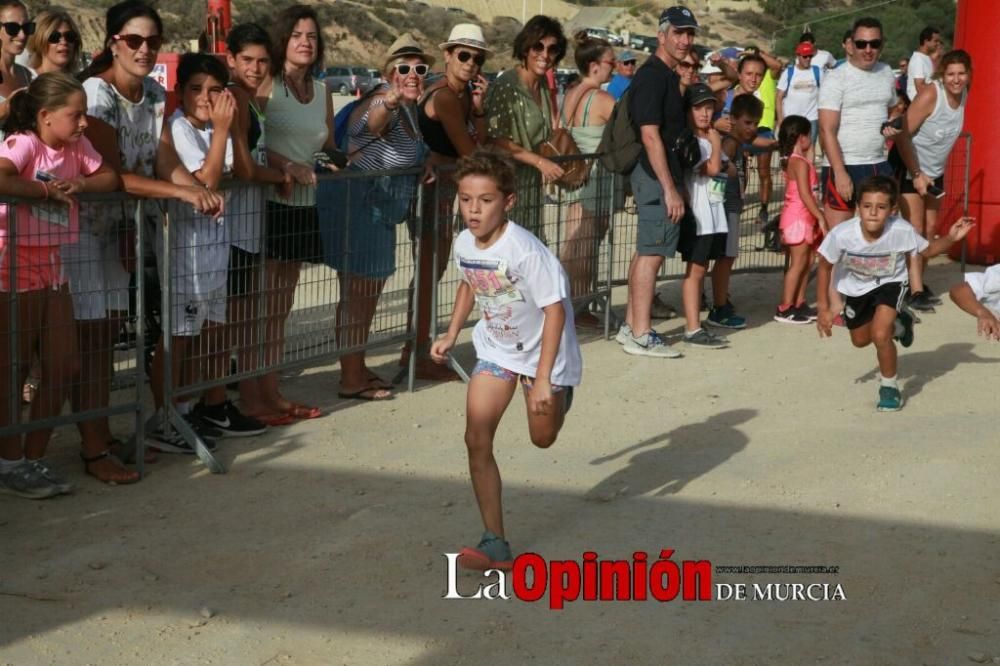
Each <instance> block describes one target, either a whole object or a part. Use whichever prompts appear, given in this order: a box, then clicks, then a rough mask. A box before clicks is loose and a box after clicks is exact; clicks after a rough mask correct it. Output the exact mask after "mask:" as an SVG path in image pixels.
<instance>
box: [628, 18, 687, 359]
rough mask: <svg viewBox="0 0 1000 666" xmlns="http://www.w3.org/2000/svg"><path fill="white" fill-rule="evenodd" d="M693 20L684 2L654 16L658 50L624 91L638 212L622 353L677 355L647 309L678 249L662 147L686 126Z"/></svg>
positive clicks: (673, 196) (677, 213)
mask: <svg viewBox="0 0 1000 666" xmlns="http://www.w3.org/2000/svg"><path fill="white" fill-rule="evenodd" d="M697 29H698V21H696V20H695V18H694V15H693V14H692V13H691V11H690V10H689V9H687V8H686V7H671V8H669V9H666V10H664V12H663V13H662V14H660V29H659V31H658V32H657V34H656V39H657V43H658V44H657V48H656V52H655V53H653V55H651V56H650V57H649V58H648V59H647V60H646V62H645V63H643V65H642V67H640V68H639V71H637V72H636V74H635V77H634V78H633V79H632V84H631V86H630V88H629V90H630V92H629V112H630V113H631V115H632V122H633V123H635V126H636V128H637V130H638V132H639V135H640V138H641V140H642V148H643V149H642V153H641V154H640V155H639V163H638V164H637V165H636V167H635V169H633V170H632V176H631V181H632V193H633V194H634V195H635V203H636V207H637V209H638V217H639V224H638V230H637V233H636V254H635V256H634V257H633V258H632V264H631V265H630V266H629V278H628V311H627V313H626V315H625V324H624V325H623V326H622V330H620V331H619V334H618V339H619V341H620V342H622V345H623V347H624V350H625V352H626V353H628V354H633V355H636V356H651V357H654V358H677V357H678V356H681V354H680V352H678V351H676V350H675V349H673V348H671V347H670V345H668V344H667V343H666V342H665V341H664V340H663V339H662V338H661V337H660V336H659V334H658V333H657V332H656V331H654V330H653V327H652V325H651V322H650V310H651V308H652V304H653V294H654V290H655V288H656V274H657V272H659V270H660V266H662V265H663V259H664V257H672V256H674V254H675V252H676V251H677V241H678V239H679V237H680V226H679V223H680V221H681V219H682V218H683V217H684V214H685V204H684V198H683V197H682V196H681V191H683V186H684V177H683V173H682V170H681V166H680V163H679V160H678V158H677V155H676V154H675V153H674V152H673V151H672V150H668V147H672V146H674V144H675V142H676V139H677V137H678V135H679V134H680V133H681V131H682V130H683V129H684V127H685V126H686V123H687V118H686V114H685V111H684V98H683V97H682V96H681V89H680V78H679V77H678V76H677V74H676V73H675V72H674V68H676V67H677V64H678V63H679V62H680V61H681V60H683V59H684V57H685V56H686V55H687V54H688V52H689V51H691V49H692V47H693V46H694V36H695V31H696V30H697Z"/></svg>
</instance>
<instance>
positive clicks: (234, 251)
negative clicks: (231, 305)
mask: <svg viewBox="0 0 1000 666" xmlns="http://www.w3.org/2000/svg"><path fill="white" fill-rule="evenodd" d="M261 263H262V259H261V256H260V255H259V254H254V253H253V252H247V251H246V250H241V249H240V248H238V247H236V246H235V245H234V246H233V247H231V248H229V275H228V276H227V278H226V293H227V294H229V296H231V297H236V296H249V295H251V294H255V293H258V292H259V291H260V290H259V288H258V287H257V285H258V284H260V270H261Z"/></svg>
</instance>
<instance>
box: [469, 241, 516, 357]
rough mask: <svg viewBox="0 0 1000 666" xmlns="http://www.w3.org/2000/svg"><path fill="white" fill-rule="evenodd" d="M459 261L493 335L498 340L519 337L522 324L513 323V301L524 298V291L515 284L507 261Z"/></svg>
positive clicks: (510, 339)
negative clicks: (513, 324)
mask: <svg viewBox="0 0 1000 666" xmlns="http://www.w3.org/2000/svg"><path fill="white" fill-rule="evenodd" d="M459 265H460V266H461V268H462V272H463V273H464V274H465V280H466V282H468V283H469V286H470V287H472V293H474V294H475V295H476V301H477V302H478V303H479V308H480V310H481V311H482V314H483V319H484V320H485V321H486V326H487V328H488V330H489V333H490V335H491V336H492V337H493V338H494V339H495V340H497V341H514V340H517V338H518V333H519V327H517V326H512V325H511V324H510V321H511V319H512V318H513V315H514V310H513V308H511V307H510V304H511V303H517V302H521V301H524V295H523V294H522V293H521V292H520V290H518V288H517V287H516V286H515V285H514V282H515V281H514V280H512V279H511V277H510V274H509V273H508V271H507V262H506V261H503V260H502V259H466V258H465V257H462V258H461V259H460V262H459Z"/></svg>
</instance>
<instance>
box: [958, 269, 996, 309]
mask: <svg viewBox="0 0 1000 666" xmlns="http://www.w3.org/2000/svg"><path fill="white" fill-rule="evenodd" d="M965 281H966V282H968V283H969V286H970V287H972V293H973V294H975V295H976V300H978V301H979V302H980V303H982V304H983V305H985V306H986V307H987V308H988V309H989V310H990V312H992V313H993V315H994V316H995V317H1000V264H997V265H996V266H990V267H989V268H987V269H986V272H984V273H966V274H965Z"/></svg>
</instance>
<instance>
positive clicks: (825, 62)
mask: <svg viewBox="0 0 1000 666" xmlns="http://www.w3.org/2000/svg"><path fill="white" fill-rule="evenodd" d="M799 44H811V45H812V47H813V48H814V49H816V55H814V56H813V61H812V64H814V65H816V66H817V67H819V68H820V69H821V70H826V69H833V68H834V67H835V66H836V64H837V59H836V58H834V57H833V54H832V53H830V52H829V51H826V50H824V49H821V48H819V47H818V46H816V38H815V37H813V34H812V33H811V32H809V31H806V32H803V33H802V34H801V35H800V36H799ZM795 52H796V53H798V50H797V49H796V51H795Z"/></svg>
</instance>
